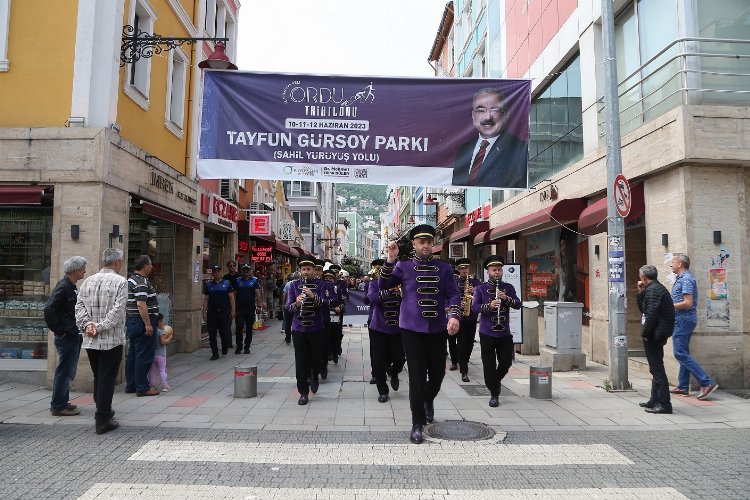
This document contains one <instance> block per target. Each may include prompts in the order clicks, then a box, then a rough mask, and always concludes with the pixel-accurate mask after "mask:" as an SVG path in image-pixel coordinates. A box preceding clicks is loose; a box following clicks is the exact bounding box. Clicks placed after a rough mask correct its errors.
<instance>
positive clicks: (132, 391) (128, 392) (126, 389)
mask: <svg viewBox="0 0 750 500" xmlns="http://www.w3.org/2000/svg"><path fill="white" fill-rule="evenodd" d="M125 392H126V393H127V394H134V393H135V388H133V389H129V388H127V387H126V388H125Z"/></svg>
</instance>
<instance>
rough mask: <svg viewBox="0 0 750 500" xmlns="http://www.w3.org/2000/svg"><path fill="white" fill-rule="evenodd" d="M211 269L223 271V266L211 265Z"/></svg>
mask: <svg viewBox="0 0 750 500" xmlns="http://www.w3.org/2000/svg"><path fill="white" fill-rule="evenodd" d="M211 271H212V272H213V271H221V266H211Z"/></svg>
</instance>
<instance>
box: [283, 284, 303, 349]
mask: <svg viewBox="0 0 750 500" xmlns="http://www.w3.org/2000/svg"><path fill="white" fill-rule="evenodd" d="M297 279H299V273H296V272H294V273H289V276H288V277H287V282H286V283H285V284H284V292H283V296H282V304H283V305H284V306H283V307H282V309H283V311H284V324H283V329H282V331H283V332H284V342H286V345H289V344H291V343H292V318H293V317H294V313H292V312H291V311H289V310H288V309H287V308H286V302H287V299H288V298H289V287H290V286H291V284H292V281H294V280H297Z"/></svg>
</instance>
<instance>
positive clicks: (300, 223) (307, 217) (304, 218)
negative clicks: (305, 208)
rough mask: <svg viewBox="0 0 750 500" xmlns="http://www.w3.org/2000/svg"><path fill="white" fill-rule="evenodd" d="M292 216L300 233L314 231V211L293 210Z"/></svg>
mask: <svg viewBox="0 0 750 500" xmlns="http://www.w3.org/2000/svg"><path fill="white" fill-rule="evenodd" d="M292 217H293V218H294V223H295V224H297V227H298V228H299V232H300V233H306V234H309V233H312V222H311V219H312V212H292Z"/></svg>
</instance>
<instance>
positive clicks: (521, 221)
mask: <svg viewBox="0 0 750 500" xmlns="http://www.w3.org/2000/svg"><path fill="white" fill-rule="evenodd" d="M585 208H586V201H584V200H582V199H581V198H572V199H567V200H560V201H558V202H557V203H555V204H554V205H552V206H551V207H547V208H543V209H541V210H537V211H536V212H533V213H531V214H529V215H524V216H523V217H520V218H518V219H516V220H513V221H510V222H506V223H505V224H502V225H500V226H497V227H496V228H494V229H492V231H490V238H489V239H490V242H492V241H497V240H499V239H501V238H503V237H504V236H509V235H515V234H517V233H520V232H522V231H530V232H537V231H542V230H544V229H549V228H551V227H554V226H557V225H559V224H569V223H571V222H577V221H578V216H580V215H581V212H582V211H583V209H585Z"/></svg>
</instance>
